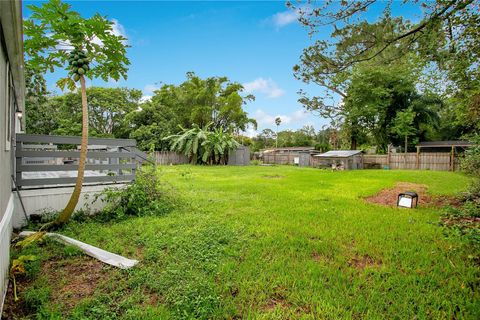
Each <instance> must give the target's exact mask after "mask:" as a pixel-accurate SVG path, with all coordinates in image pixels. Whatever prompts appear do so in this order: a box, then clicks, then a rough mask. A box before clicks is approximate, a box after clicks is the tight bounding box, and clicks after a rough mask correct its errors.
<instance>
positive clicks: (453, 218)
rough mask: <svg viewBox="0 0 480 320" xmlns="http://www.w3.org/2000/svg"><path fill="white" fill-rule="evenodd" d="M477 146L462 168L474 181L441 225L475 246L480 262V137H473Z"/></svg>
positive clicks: (447, 211) (467, 154) (466, 157)
mask: <svg viewBox="0 0 480 320" xmlns="http://www.w3.org/2000/svg"><path fill="white" fill-rule="evenodd" d="M472 142H473V143H474V144H475V145H474V146H473V147H471V148H469V149H468V150H467V151H466V152H465V157H464V158H463V159H462V163H461V167H462V170H463V171H464V172H466V173H467V174H470V175H472V176H473V178H474V180H473V182H472V183H471V185H470V186H469V188H468V190H467V191H466V192H464V193H463V194H462V195H461V196H460V198H459V201H460V203H459V204H458V205H457V206H456V207H450V208H448V210H446V212H445V213H444V214H443V216H442V220H441V224H442V225H443V226H445V227H446V231H447V235H448V234H449V233H451V232H453V233H456V234H460V235H462V236H464V237H465V239H467V240H468V242H469V243H470V244H473V245H474V246H475V247H476V248H477V250H478V252H477V255H476V257H475V258H476V259H479V261H480V135H477V136H475V137H473V139H472Z"/></svg>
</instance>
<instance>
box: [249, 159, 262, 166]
mask: <svg viewBox="0 0 480 320" xmlns="http://www.w3.org/2000/svg"><path fill="white" fill-rule="evenodd" d="M250 164H251V165H252V166H259V165H261V164H262V161H261V160H252V161H250Z"/></svg>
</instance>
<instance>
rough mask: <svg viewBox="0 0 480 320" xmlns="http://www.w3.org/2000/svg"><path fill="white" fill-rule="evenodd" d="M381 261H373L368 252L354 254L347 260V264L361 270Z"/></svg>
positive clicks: (376, 264)
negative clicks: (361, 254)
mask: <svg viewBox="0 0 480 320" xmlns="http://www.w3.org/2000/svg"><path fill="white" fill-rule="evenodd" d="M381 264H382V262H381V261H375V260H374V259H373V258H372V257H370V256H369V255H368V254H365V255H363V256H360V255H358V254H356V255H355V256H354V257H353V258H352V259H350V260H348V265H349V266H350V267H352V268H355V269H357V270H363V269H365V268H366V267H371V266H378V265H381Z"/></svg>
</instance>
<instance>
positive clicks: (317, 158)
mask: <svg viewBox="0 0 480 320" xmlns="http://www.w3.org/2000/svg"><path fill="white" fill-rule="evenodd" d="M312 158H313V161H312V162H313V163H312V167H316V168H332V169H336V170H355V169H363V152H362V150H333V151H328V152H325V153H322V154H316V155H313V157H312Z"/></svg>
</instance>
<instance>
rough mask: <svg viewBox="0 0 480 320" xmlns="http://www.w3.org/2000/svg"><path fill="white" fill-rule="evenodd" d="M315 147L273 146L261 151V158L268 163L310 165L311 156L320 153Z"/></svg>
mask: <svg viewBox="0 0 480 320" xmlns="http://www.w3.org/2000/svg"><path fill="white" fill-rule="evenodd" d="M319 153H320V151H318V150H315V148H314V147H284V148H272V149H265V150H262V151H261V154H260V159H261V160H263V163H267V164H292V165H298V166H308V165H309V159H310V156H311V155H313V154H319Z"/></svg>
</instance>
